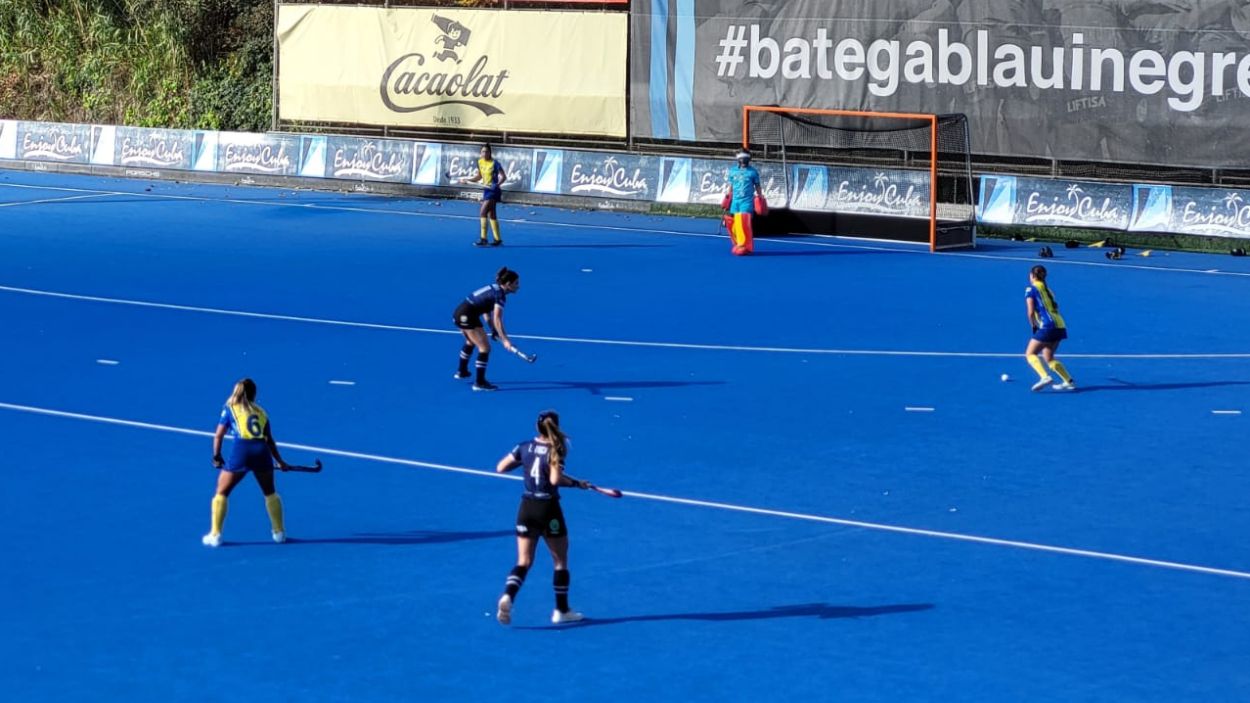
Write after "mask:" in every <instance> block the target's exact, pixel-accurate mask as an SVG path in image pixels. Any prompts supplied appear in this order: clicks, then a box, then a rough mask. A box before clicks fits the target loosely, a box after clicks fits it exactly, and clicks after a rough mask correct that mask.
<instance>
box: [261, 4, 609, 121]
mask: <svg viewBox="0 0 1250 703" xmlns="http://www.w3.org/2000/svg"><path fill="white" fill-rule="evenodd" d="M628 29H629V28H628V23H627V17H626V15H625V14H624V13H619V12H615V13H593V12H555V11H517V10H514V11H507V12H501V11H491V10H458V9H455V8H402V9H394V8H392V9H383V8H370V7H336V6H323V5H281V6H279V8H278V20H277V34H278V62H279V67H278V115H279V118H280V119H283V120H296V121H299V120H303V121H315V122H345V123H356V124H371V125H387V126H393V127H445V128H458V129H465V130H492V131H509V132H537V133H549V134H582V135H596V136H610V137H624V136H625V110H626V106H625V68H626V58H625V57H626V44H627V40H628V37H627V33H628Z"/></svg>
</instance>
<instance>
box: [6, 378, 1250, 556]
mask: <svg viewBox="0 0 1250 703" xmlns="http://www.w3.org/2000/svg"><path fill="white" fill-rule="evenodd" d="M0 409H4V410H12V411H14V412H22V413H29V414H32V415H44V416H49V417H59V418H65V419H71V420H86V421H88V422H98V423H102V424H106V425H119V426H122V427H135V428H139V429H144V430H156V431H159V432H170V433H174V434H182V435H189V436H192V437H211V436H213V433H212V432H207V431H204V430H192V429H187V428H185V427H173V426H170V425H157V424H153V423H149V422H139V421H136V420H123V419H120V418H114V417H104V416H101V415H88V414H85V413H75V412H67V411H64V410H52V409H49V408H38V407H34V406H30V405H17V404H14V403H4V402H0ZM278 446H281V447H284V448H288V449H299V450H301V451H308V452H315V453H320V454H327V455H330V456H341V457H347V458H350V459H362V460H365V461H376V462H380V463H386V464H399V465H401V466H413V467H417V468H423V469H434V470H436V471H447V472H451V473H458V474H470V475H473V476H483V477H487V478H501V479H508V480H513V481H519V480H521V477H520V476H514V475H512V474H500V473H496V472H494V471H488V470H484V469H469V468H465V467H462V466H450V465H448V464H434V463H431V462H427V461H417V460H414V459H401V458H398V457H389V456H382V455H379V454H366V453H363V452H352V451H346V450H342V449H331V448H329V447H318V446H314V445H309V444H298V443H295V442H279V443H278ZM622 494H623V495H626V496H629V497H631V498H641V499H643V500H652V501H657V502H660V503H674V504H677V505H691V506H698V507H702V508H714V509H717V510H728V511H731V512H739V513H750V514H753V515H767V516H770V517H782V518H790V519H793V520H804V521H807V522H818V523H824V524H828V525H842V526H844V527H858V528H862V529H865V530H877V531H881V532H893V533H897V534H906V535H915V536H920V537H933V538H936V539H947V540H954V541H958V542H973V543H976V544H991V545H995V546H999V547H1013V548H1016V549H1025V550H1030V551H1036V552H1050V553H1053V554H1066V555H1069V556H1079V557H1088V558H1091V559H1101V560H1104V561H1115V562H1122V563H1128V564H1138V565H1141V566H1153V567H1158V568H1163V569H1174V570H1178V571H1190V572H1194V573H1201V574H1210V575H1213V576H1231V577H1233V578H1239V579H1247V580H1250V572H1245V571H1234V570H1232V569H1217V568H1214V567H1210V566H1200V565H1197V564H1185V563H1182V562H1174V561H1162V560H1159V559H1146V558H1143V557H1134V556H1127V555H1124V554H1114V553H1111V552H1096V551H1091V550H1088V549H1074V548H1071V547H1057V546H1053V545H1049V544H1037V543H1034V542H1021V541H1018V540H1010V539H998V538H996V537H981V536H978V535H966V534H961V533H958V532H943V531H940V530H925V529H920V528H915V527H902V526H899V525H887V524H883V523H876V522H863V521H860V520H846V519H843V518H835V517H827V516H824V515H812V514H810V513H795V512H790V511H786V510H770V509H767V508H752V507H750V506H745V505H734V504H732V503H719V502H716V501H708V500H696V499H693V498H677V497H674V496H666V495H658V494H655V493H639V492H635V491H622Z"/></svg>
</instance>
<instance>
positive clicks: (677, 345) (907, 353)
mask: <svg viewBox="0 0 1250 703" xmlns="http://www.w3.org/2000/svg"><path fill="white" fill-rule="evenodd" d="M0 292H4V293H17V294H22V295H35V296H43V297H47V298H59V299H63V300H77V301H84V302H92V303H108V304H112V305H130V306H134V307H143V308H156V309H160V310H177V311H181V312H197V313H206V314H212V315H230V316H234V317H249V318H256V319H264V320H280V321H283V322H304V323H309V324H318V325H333V326H338V327H356V328H362V329H374V330H389V331H393V332H411V333H419V334H442V335H452V336H456V335H459V334H460V332H459V331H458V330H454V329H439V328H433V327H413V326H409V325H391V324H383V323H377V322H358V321H354V320H335V319H329V318H321V317H306V316H303V315H282V314H278V313H265V312H250V311H247V310H230V309H226V308H210V307H202V306H198V305H177V304H174V303H156V302H151V301H146V300H130V299H126V298H110V297H106V296H99V295H79V294H76V293H61V292H58V291H47V290H38V289H34V288H19V287H15V286H0ZM509 336H511V337H515V338H517V339H525V340H533V341H540V342H559V343H568V344H601V345H608V346H620V347H649V348H658V349H691V350H699V351H729V352H771V353H780V354H810V355H834V356H887V357H888V356H897V357H957V358H971V359H1018V358H1020V357H1022V356H1023V355H1022V354H1020V353H1019V352H961V351H915V350H895V349H838V348H820V347H771V346H754V345H746V344H695V343H687V342H649V341H642V340H629V339H596V338H592V337H555V336H549V335H536V334H532V335H520V334H514V335H509ZM1063 356H1064V358H1069V359H1250V352H1231V353H1197V354H1188V353H1186V354H1173V353H1141V354H1099V353H1086V354H1068V353H1065V354H1064V355H1063Z"/></svg>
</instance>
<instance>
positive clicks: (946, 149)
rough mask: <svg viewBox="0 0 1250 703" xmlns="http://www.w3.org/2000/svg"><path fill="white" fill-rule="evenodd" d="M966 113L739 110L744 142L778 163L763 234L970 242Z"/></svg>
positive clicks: (951, 244) (947, 244)
mask: <svg viewBox="0 0 1250 703" xmlns="http://www.w3.org/2000/svg"><path fill="white" fill-rule="evenodd" d="M969 144H970V138H969V133H968V119H967V117H966V116H965V115H961V114H951V115H938V114H930V113H908V112H868V111H861V110H836V109H819V108H799V107H785V106H763V105H744V106H743V108H742V146H743V148H745V149H747V150H749V151H751V152H752V153H753V154H755V156H756V158H757V159H760V160H772V161H775V162H780V164H781V169H780V173H781V175H782V178H784V184H785V192H786V206H785V207H784V208H774V209H772V213H771V214H770V215H769V217H768V218H767V220H768V221H767V222H761V223H760V228H762V229H766V231H769V232H796V233H823V234H838V235H844V236H855V237H866V238H870V239H884V240H892V241H902V242H914V243H917V244H928V246H929V250H930V251H938V250H942V249H954V248H960V247H971V246H975V245H976V216H975V215H976V208H975V200H974V197H973V191H972V160H971V155H970V153H969Z"/></svg>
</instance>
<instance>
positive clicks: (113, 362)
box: [95, 359, 122, 366]
mask: <svg viewBox="0 0 1250 703" xmlns="http://www.w3.org/2000/svg"><path fill="white" fill-rule="evenodd" d="M95 362H96V363H97V364H99V365H101V366H117V365H118V364H120V363H122V362H120V361H118V360H116V359H96V360H95Z"/></svg>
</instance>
